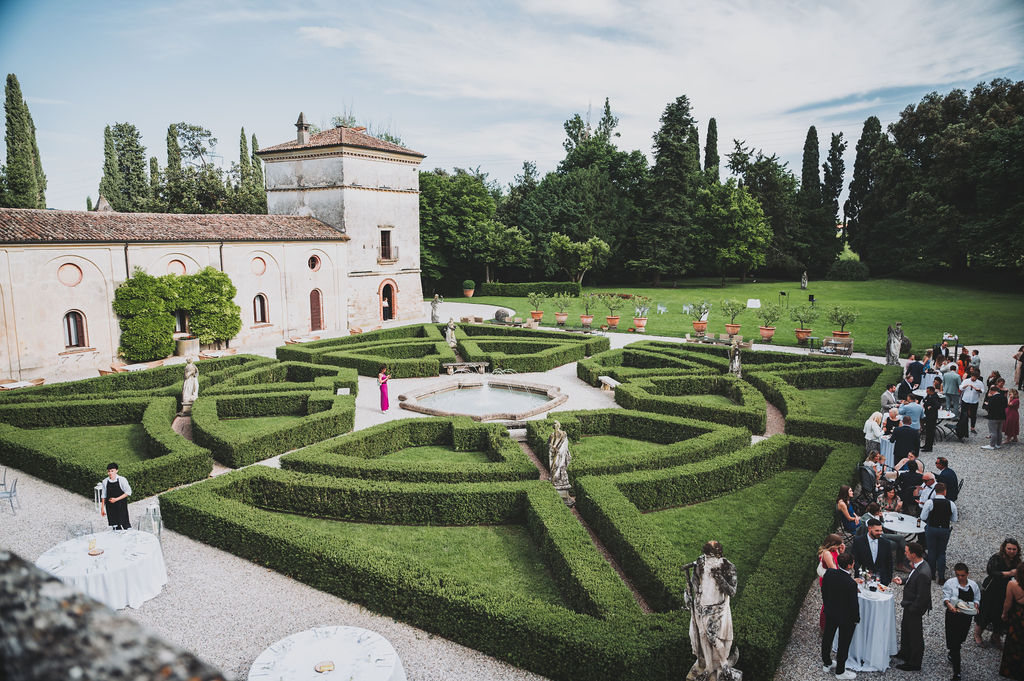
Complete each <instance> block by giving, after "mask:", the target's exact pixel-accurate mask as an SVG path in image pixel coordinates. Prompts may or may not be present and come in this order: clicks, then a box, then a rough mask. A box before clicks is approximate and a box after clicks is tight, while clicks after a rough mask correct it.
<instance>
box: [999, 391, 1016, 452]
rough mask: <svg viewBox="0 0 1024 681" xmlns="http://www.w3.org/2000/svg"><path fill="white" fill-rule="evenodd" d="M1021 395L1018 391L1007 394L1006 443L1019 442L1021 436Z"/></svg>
mask: <svg viewBox="0 0 1024 681" xmlns="http://www.w3.org/2000/svg"><path fill="white" fill-rule="evenodd" d="M1019 410H1020V393H1019V392H1018V391H1017V390H1016V389H1012V390H1010V391H1009V392H1008V393H1007V394H1006V420H1005V421H1003V433H1005V434H1006V440H1004V443H1006V442H1017V441H1018V440H1017V436H1018V435H1020V411H1019Z"/></svg>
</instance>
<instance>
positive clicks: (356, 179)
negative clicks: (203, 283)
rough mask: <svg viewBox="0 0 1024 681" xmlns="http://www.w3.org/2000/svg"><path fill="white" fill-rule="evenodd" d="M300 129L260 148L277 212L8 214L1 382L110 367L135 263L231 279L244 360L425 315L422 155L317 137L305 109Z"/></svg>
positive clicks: (2, 257) (0, 251) (352, 139)
mask: <svg viewBox="0 0 1024 681" xmlns="http://www.w3.org/2000/svg"><path fill="white" fill-rule="evenodd" d="M296 127H297V129H298V131H297V135H296V139H295V140H293V141H290V142H285V143H283V144H278V145H276V146H273V147H269V148H266V149H263V150H261V151H260V152H259V155H260V157H261V158H262V159H263V161H264V163H265V176H266V183H267V208H268V211H269V213H270V214H269V215H175V214H163V213H116V212H113V211H94V212H79V211H56V210H29V209H14V208H0V379H6V378H13V379H31V378H37V377H44V378H81V377H86V376H94V375H96V370H97V369H107V368H109V366H110V364H111V362H112V361H115V360H116V359H117V349H118V345H119V339H120V328H119V325H118V320H117V317H116V315H115V314H114V312H113V309H112V307H111V304H112V302H113V300H114V290H115V289H116V288H117V286H118V285H119V284H120V283H121V282H123V281H124V280H125V279H126V278H127V277H129V276H130V275H131V272H132V271H133V270H134V269H135V268H136V267H141V268H142V269H144V270H145V271H147V272H149V273H150V274H153V275H163V274H167V273H173V274H193V273H195V272H198V271H199V270H201V269H203V268H204V267H207V266H212V267H215V268H217V269H219V270H221V271H223V272H225V273H227V274H228V276H230V277H231V281H232V282H233V283H234V285H235V287H236V288H237V289H238V294H237V296H236V297H235V302H236V303H237V304H238V305H239V307H241V308H242V330H241V331H240V332H239V334H238V336H236V337H235V338H234V339H233V340H232V341H231V346H232V347H237V348H239V349H240V350H242V351H244V350H245V349H247V348H254V347H263V348H266V347H269V346H273V345H277V344H281V343H283V342H284V341H285V340H286V339H288V338H291V337H294V336H309V335H310V334H315V335H320V336H332V335H335V336H336V335H342V334H346V333H348V332H349V330H350V329H353V328H356V327H358V328H362V329H372V328H375V327H378V326H381V325H382V324H385V323H387V322H391V321H393V320H396V321H403V320H404V321H413V320H416V319H420V318H421V317H422V310H423V306H422V301H423V294H422V288H421V284H420V268H419V260H420V249H419V172H418V171H419V165H420V163H421V162H422V160H423V158H424V156H423V154H420V153H418V152H415V151H412V150H410V149H406V148H405V147H401V146H399V145H396V144H391V143H390V142H386V141H384V140H380V139H377V138H376V137H372V136H370V135H368V134H366V132H365V129H364V128H333V129H330V130H325V131H323V132H320V133H317V134H315V135H313V134H310V128H309V125H308V124H307V122H306V119H305V116H303V115H301V114H300V116H299V120H298V122H297V123H296ZM182 323H184V324H187V320H179V322H178V325H179V331H181V330H183V329H181V328H180V326H181V324H182Z"/></svg>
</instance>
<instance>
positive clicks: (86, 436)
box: [26, 423, 149, 479]
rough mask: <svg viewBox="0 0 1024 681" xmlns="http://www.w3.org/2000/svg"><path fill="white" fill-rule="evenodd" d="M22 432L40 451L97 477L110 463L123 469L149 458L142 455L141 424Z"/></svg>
mask: <svg viewBox="0 0 1024 681" xmlns="http://www.w3.org/2000/svg"><path fill="white" fill-rule="evenodd" d="M26 430H27V431H28V432H30V433H32V435H33V437H34V438H35V439H36V441H37V442H38V443H39V445H40V446H41V447H45V448H47V449H49V450H50V451H54V452H61V453H63V454H65V455H66V456H67V457H68V458H73V459H76V460H78V461H79V462H80V463H82V464H83V465H86V466H91V467H94V468H95V469H96V471H97V475H102V473H103V472H104V471H106V470H107V464H108V463H110V462H116V463H118V464H120V465H121V467H122V468H123V467H124V464H126V463H128V462H135V461H143V460H145V459H147V458H149V457H148V456H147V454H146V444H147V442H148V438H147V436H146V431H145V430H144V429H143V427H142V424H141V423H129V424H127V425H121V426H73V427H67V428H30V429H29V428H27V429H26ZM97 479H98V478H97Z"/></svg>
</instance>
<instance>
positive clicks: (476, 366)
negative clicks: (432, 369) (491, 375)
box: [441, 362, 491, 374]
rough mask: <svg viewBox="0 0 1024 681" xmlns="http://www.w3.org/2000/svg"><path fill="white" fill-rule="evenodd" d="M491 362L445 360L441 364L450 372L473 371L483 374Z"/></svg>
mask: <svg viewBox="0 0 1024 681" xmlns="http://www.w3.org/2000/svg"><path fill="white" fill-rule="evenodd" d="M490 364H491V363H490V362H443V363H442V364H441V366H442V367H444V370H445V371H446V372H447V373H448V374H468V373H472V372H473V371H476V372H477V373H478V374H482V373H484V371H486V370H487V367H489V366H490Z"/></svg>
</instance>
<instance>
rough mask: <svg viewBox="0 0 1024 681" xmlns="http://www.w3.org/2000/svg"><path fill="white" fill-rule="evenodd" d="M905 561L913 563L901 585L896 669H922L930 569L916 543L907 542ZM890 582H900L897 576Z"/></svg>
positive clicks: (930, 606)
mask: <svg viewBox="0 0 1024 681" xmlns="http://www.w3.org/2000/svg"><path fill="white" fill-rule="evenodd" d="M907 561H908V562H909V563H910V565H911V566H912V569H911V571H910V575H909V576H907V579H906V582H905V583H904V587H903V601H902V603H901V605H902V606H903V622H902V624H901V626H900V649H899V651H898V652H897V653H896V657H898V658H900V659H901V660H903V663H902V664H898V665H896V669H902V670H903V671H907V672H916V671H921V661H922V660H923V659H924V615H925V613H926V612H928V611H929V610H931V609H932V571H931V570H930V569H929V568H928V563H926V562H924V547H923V546H921V545H920V544H918V543H917V542H913V541H912V542H910V543H908V544H907ZM893 582H895V583H896V584H900V583H901V580H900V578H899V577H896V578H895V579H893Z"/></svg>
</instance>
